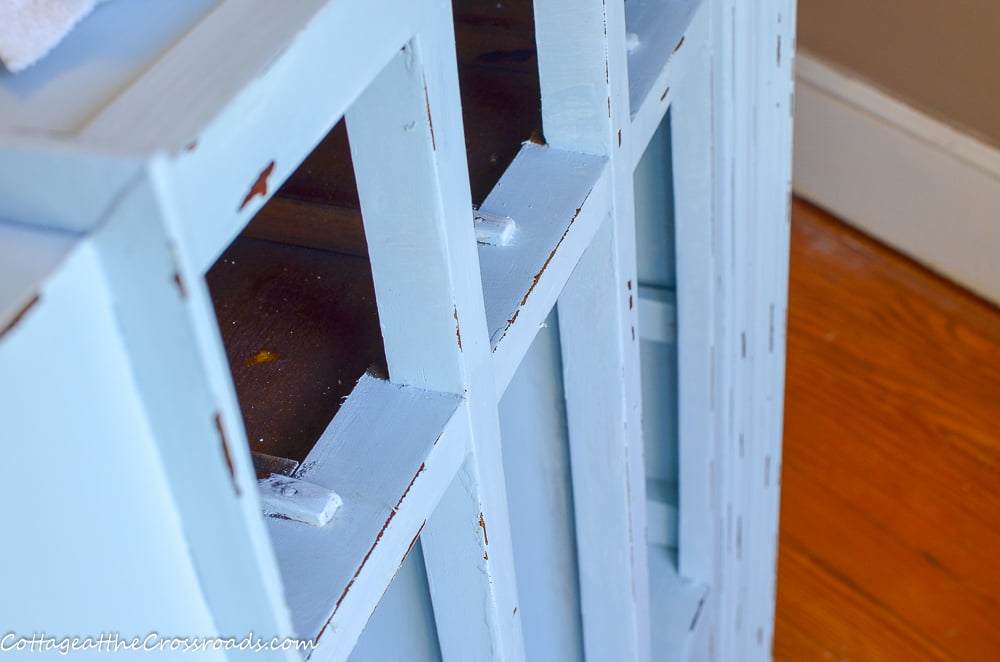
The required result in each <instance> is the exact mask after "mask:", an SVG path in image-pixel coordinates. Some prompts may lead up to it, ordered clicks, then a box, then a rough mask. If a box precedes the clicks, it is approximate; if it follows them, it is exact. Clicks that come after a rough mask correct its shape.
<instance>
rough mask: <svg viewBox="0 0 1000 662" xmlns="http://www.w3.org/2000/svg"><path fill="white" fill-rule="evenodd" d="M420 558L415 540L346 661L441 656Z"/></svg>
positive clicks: (428, 661)
mask: <svg viewBox="0 0 1000 662" xmlns="http://www.w3.org/2000/svg"><path fill="white" fill-rule="evenodd" d="M423 559H424V553H423V549H422V548H421V546H420V542H419V541H418V542H417V544H416V545H414V546H413V549H412V550H410V554H409V556H407V557H406V560H405V561H404V562H403V565H402V566H401V567H400V569H399V572H397V573H396V577H395V579H393V580H392V584H390V585H389V590H387V591H386V592H385V595H384V596H382V601H381V602H380V603H379V605H378V608H377V609H376V610H375V613H374V614H372V618H371V620H370V621H368V627H366V628H365V630H364V632H362V633H361V638H360V639H358V643H357V644H356V645H355V646H354V650H353V651H352V652H351V656H350V657H349V658H348V660H349V662H382V661H383V660H407V661H408V662H438V661H439V660H440V659H441V648H440V646H439V645H438V640H437V632H436V630H435V629H434V609H433V607H432V606H431V596H430V592H429V589H428V586H427V571H426V570H425V569H424V561H423Z"/></svg>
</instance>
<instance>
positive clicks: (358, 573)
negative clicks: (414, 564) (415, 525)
mask: <svg viewBox="0 0 1000 662" xmlns="http://www.w3.org/2000/svg"><path fill="white" fill-rule="evenodd" d="M426 468H427V467H426V464H424V463H422V464H421V465H420V468H419V469H417V473H416V474H414V475H413V478H412V479H411V480H410V484H409V485H407V486H406V490H405V491H404V492H403V496H401V497H399V501H397V502H396V505H395V506H394V507H393V509H392V510H391V511H389V517H387V518H386V520H385V524H383V525H382V528H381V529H379V532H378V535H377V536H375V542H373V543H372V546H371V547H370V548H369V549H368V553H367V554H365V558H363V559H362V560H361V565H359V566H358V569H357V570H356V571H355V572H354V576H353V577H351V581H349V582H347V586H345V587H344V591H343V593H341V594H340V597H339V598H337V603H336V604H335V605H334V607H333V613H332V614H330V618H328V619H326V623H325V624H324V625H323V628H322V629H321V630H320V632H319V635H317V637H316V638H317V639H319V637H321V636H323V632H324V631H325V630H326V627H327V626H328V625H330V621H331V620H333V617H334V615H336V613H337V610H338V609H340V605H341V603H342V602H343V601H344V598H346V597H347V594H348V593H349V592H350V591H351V587H352V586H354V582H356V581H357V580H358V577H359V576H361V571H362V570H364V568H365V565H366V564H367V563H368V559H370V558H371V556H372V554H373V553H374V552H375V548H376V547H378V545H379V543H380V542H381V541H382V536H384V535H385V532H386V529H388V528H389V524H390V523H392V520H393V518H395V517H396V513H397V512H398V511H399V507H400V506H401V505H402V504H403V500H404V499H406V495H407V494H409V493H410V489H411V488H412V487H413V484H414V483H415V482H416V481H417V478H418V477H419V476H420V474H422V473H423V472H424V469H426ZM420 528H421V530H422V529H423V525H421V526H420ZM419 535H420V531H417V536H419ZM414 540H416V537H414ZM410 546H411V547H412V546H413V543H411V544H410ZM407 553H409V550H407ZM403 558H404V559H405V558H406V555H405V554H404V555H403Z"/></svg>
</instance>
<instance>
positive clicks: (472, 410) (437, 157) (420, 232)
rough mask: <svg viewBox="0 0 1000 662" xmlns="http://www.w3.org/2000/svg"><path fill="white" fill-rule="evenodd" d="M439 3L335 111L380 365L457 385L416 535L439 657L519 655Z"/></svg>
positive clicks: (412, 379)
mask: <svg viewBox="0 0 1000 662" xmlns="http://www.w3.org/2000/svg"><path fill="white" fill-rule="evenodd" d="M454 48H455V46H454V30H453V25H452V18H451V5H450V3H440V4H439V5H438V6H436V8H435V9H434V10H433V11H429V12H428V13H427V14H426V15H425V23H424V24H423V26H422V27H421V30H420V31H419V33H418V36H417V37H416V38H415V39H413V40H412V41H410V42H409V44H407V45H406V47H405V48H404V49H403V50H402V51H400V52H399V53H398V54H397V55H396V57H395V58H394V59H393V60H392V61H391V62H390V63H389V64H388V65H387V66H386V68H385V69H384V70H383V71H382V72H381V73H380V74H379V75H378V76H377V77H376V78H375V80H374V81H373V82H372V83H371V84H370V85H369V87H368V89H367V90H366V91H365V92H364V93H362V95H361V96H360V97H359V98H358V100H357V101H356V102H355V103H354V105H353V106H352V107H351V108H350V109H349V111H348V113H347V127H348V132H349V135H350V142H351V150H352V156H353V160H354V167H355V175H356V179H357V182H358V192H359V195H360V199H361V210H362V215H363V218H364V224H365V233H366V235H367V238H368V246H369V248H370V256H371V262H372V270H373V275H374V280H375V291H376V295H377V298H378V307H379V316H380V322H381V326H382V335H383V338H384V341H385V351H386V358H387V360H388V365H389V375H390V377H391V379H392V381H393V382H394V383H400V384H407V385H412V386H417V387H420V388H425V389H431V390H436V391H444V392H450V393H456V394H461V395H464V397H465V398H466V401H467V416H468V426H469V435H468V436H469V438H470V440H471V442H470V443H471V448H470V453H469V457H468V458H467V460H466V462H465V464H464V466H463V467H462V469H461V470H460V471H459V475H458V476H457V478H456V480H455V481H453V482H452V483H451V485H450V486H449V487H448V489H447V491H446V492H445V494H444V497H443V498H442V500H441V503H440V504H439V505H438V508H437V510H436V511H435V513H434V515H433V516H432V517H431V518H430V519H429V520H428V522H427V525H426V527H425V528H424V530H423V534H422V537H421V541H422V543H423V544H422V547H423V550H424V559H425V563H426V565H427V570H428V580H429V583H430V588H431V597H432V599H433V602H434V605H435V620H436V623H437V629H438V638H439V640H440V643H441V650H442V653H443V655H444V658H445V660H446V661H447V662H463V661H464V660H484V661H491V660H497V661H500V660H503V661H510V662H519V661H520V660H523V659H524V644H523V637H522V634H521V627H520V617H519V616H518V614H517V585H516V582H515V576H514V558H513V552H512V547H511V539H510V524H509V520H508V513H507V497H506V487H505V484H504V475H503V470H502V466H503V462H502V456H501V448H500V426H499V419H498V415H497V396H496V392H495V388H494V376H493V373H492V362H491V348H490V343H489V334H488V332H487V328H486V322H485V320H486V316H485V312H484V305H483V290H482V283H481V281H480V279H479V277H478V274H479V259H478V252H477V248H476V247H477V244H476V237H475V232H474V227H473V223H470V222H469V221H470V209H471V205H472V202H471V196H470V193H469V184H468V171H467V165H466V156H465V139H464V134H463V129H462V126H463V125H462V115H461V106H460V102H459V90H458V79H457V75H456V70H457V66H456V61H455V51H454Z"/></svg>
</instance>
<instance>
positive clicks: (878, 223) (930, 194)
mask: <svg viewBox="0 0 1000 662" xmlns="http://www.w3.org/2000/svg"><path fill="white" fill-rule="evenodd" d="M793 179H794V188H795V192H796V193H797V194H799V195H801V196H802V197H804V198H806V199H807V200H811V201H812V202H814V203H816V204H818V205H820V206H821V207H824V208H826V209H828V210H829V211H831V212H832V213H834V214H836V215H837V216H839V217H840V218H843V219H844V220H845V221H848V222H849V223H851V224H852V225H854V226H856V227H858V228H859V229H861V230H863V231H864V232H867V233H868V234H871V235H873V236H875V237H877V238H879V239H881V240H882V241H884V242H886V243H887V244H889V245H891V246H893V247H895V248H897V249H899V250H901V251H903V252H904V253H907V254H909V255H910V256H912V257H914V258H915V259H917V260H919V261H921V262H923V263H924V264H926V265H928V266H929V267H931V268H932V269H934V270H936V271H938V272H940V273H941V274H943V275H945V276H947V277H949V278H951V279H953V280H955V281H957V282H958V283H960V284H962V285H964V286H966V287H968V288H969V289H971V290H973V291H974V292H976V293H978V294H979V295H980V296H983V297H985V298H987V299H990V300H991V301H993V302H995V303H1000V150H997V149H994V148H993V147H991V146H989V145H986V144H984V143H983V142H981V141H979V140H976V139H975V138H973V137H971V136H969V135H968V134H965V133H962V132H960V131H957V130H955V129H954V128H952V127H950V126H948V125H947V124H945V123H943V122H940V121H938V120H935V119H932V118H930V117H928V116H927V115H925V114H923V113H921V112H919V111H916V110H914V109H913V108H911V107H910V106H907V105H906V104H904V103H901V102H899V101H898V100H896V99H894V98H892V97H891V96H889V95H887V94H885V93H884V92H881V91H880V90H878V89H876V88H875V87H873V86H872V85H870V84H868V83H866V82H864V81H861V80H859V79H857V78H853V77H851V76H850V75H848V74H846V73H845V72H843V71H842V70H838V69H835V68H833V67H831V66H829V65H828V64H826V63H824V62H823V61H822V60H820V59H818V58H816V57H815V56H812V55H811V54H809V53H808V52H805V51H802V50H799V52H798V57H797V64H796V90H795V157H794V174H793Z"/></svg>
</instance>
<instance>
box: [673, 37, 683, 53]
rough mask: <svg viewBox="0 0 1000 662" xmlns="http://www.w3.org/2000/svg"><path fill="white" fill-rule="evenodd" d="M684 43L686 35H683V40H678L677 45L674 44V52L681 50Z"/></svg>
mask: <svg viewBox="0 0 1000 662" xmlns="http://www.w3.org/2000/svg"><path fill="white" fill-rule="evenodd" d="M683 45H684V37H681V40H680V41H678V42H677V45H676V46H674V53H676V52H677V51H679V50H680V49H681V46H683Z"/></svg>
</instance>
